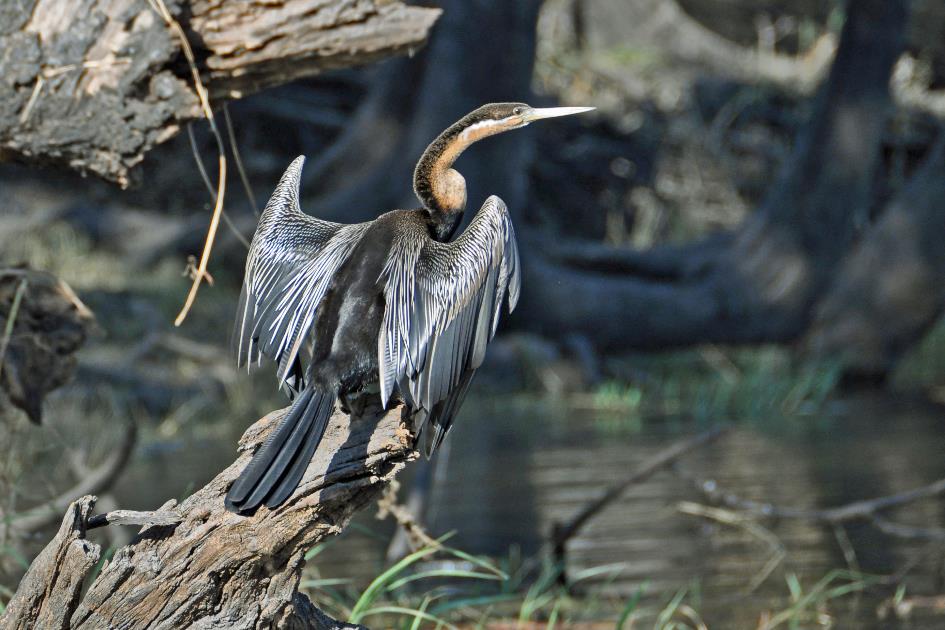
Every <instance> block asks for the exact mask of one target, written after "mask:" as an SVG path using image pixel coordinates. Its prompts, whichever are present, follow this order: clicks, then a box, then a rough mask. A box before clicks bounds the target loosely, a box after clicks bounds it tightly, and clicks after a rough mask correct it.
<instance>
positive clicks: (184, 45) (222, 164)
mask: <svg viewBox="0 0 945 630" xmlns="http://www.w3.org/2000/svg"><path fill="white" fill-rule="evenodd" d="M148 1H149V2H150V4H151V7H152V8H153V9H154V10H155V11H156V12H157V13H158V15H160V16H161V17H162V18H164V21H165V22H166V23H167V25H168V27H170V29H171V30H172V31H174V33H175V34H176V35H177V37H178V39H180V44H181V50H183V51H184V57H186V58H187V64H188V65H189V66H190V73H191V75H192V76H193V79H194V89H195V90H196V91H197V98H199V99H200V107H201V109H203V115H204V116H205V117H206V119H207V122H208V123H210V131H211V132H213V137H214V139H215V140H216V142H217V151H218V161H219V166H218V171H217V173H218V177H219V179H218V180H217V194H216V203H215V205H214V207H213V216H212V217H211V218H210V227H209V229H208V230H207V240H206V242H204V245H203V254H201V256H200V264H199V265H198V267H197V273H196V274H195V275H194V283H193V284H192V285H191V286H190V292H189V293H188V294H187V300H186V301H185V302H184V306H183V308H181V310H180V313H178V315H177V319H175V320H174V325H175V326H180V325H181V324H183V323H184V319H185V318H186V317H187V313H189V312H190V307H191V306H193V304H194V300H195V299H197V290H198V289H199V288H200V282H201V281H202V280H203V279H204V277H206V275H207V263H208V262H209V261H210V250H212V249H213V240H214V239H215V238H216V235H217V228H218V227H219V226H220V215H221V214H223V197H224V195H225V193H226V153H225V151H224V149H223V138H222V137H221V136H220V131H219V129H217V123H216V120H215V119H214V117H213V110H212V109H211V108H210V97H209V95H208V94H207V89H206V88H205V87H204V86H203V81H201V80H200V72H199V71H198V70H197V59H196V58H195V57H194V51H193V49H191V47H190V42H189V41H187V35H186V34H185V33H184V29H183V28H182V27H181V25H180V23H179V22H178V21H177V20H175V19H174V17H173V16H172V15H171V13H170V11H168V10H167V6H166V5H165V4H164V0H148Z"/></svg>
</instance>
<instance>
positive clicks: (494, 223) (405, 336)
mask: <svg viewBox="0 0 945 630" xmlns="http://www.w3.org/2000/svg"><path fill="white" fill-rule="evenodd" d="M381 280H382V282H383V283H384V290H385V297H386V301H387V307H386V309H385V313H384V323H383V325H382V329H381V333H380V336H379V341H378V359H379V369H380V382H381V398H382V401H383V402H384V404H385V405H386V404H387V401H388V399H389V398H390V396H391V394H392V392H393V390H394V386H395V384H397V385H399V387H400V389H401V390H403V391H404V392H405V394H404V395H405V397H407V398H408V400H409V401H410V403H411V406H415V407H419V408H421V409H424V410H427V411H430V412H432V415H431V422H434V424H435V427H434V429H433V430H432V431H433V432H432V433H431V434H430V437H431V439H433V442H432V444H434V445H436V444H439V442H440V441H441V440H442V438H443V436H444V435H445V433H446V431H447V430H448V429H449V422H450V421H451V418H452V415H453V414H454V413H455V411H456V408H457V407H458V404H459V402H460V401H461V399H462V396H463V394H464V393H465V388H466V386H467V385H468V383H469V381H470V380H471V376H472V374H471V373H472V372H473V371H475V369H476V368H478V367H479V366H480V365H481V364H482V361H483V358H484V356H485V350H486V345H487V344H488V342H489V341H490V340H491V339H492V336H493V335H494V334H495V330H496V326H497V325H498V321H499V312H500V310H501V306H502V302H503V300H504V299H505V298H506V296H508V301H509V310H510V311H511V310H512V309H513V308H514V307H515V303H516V302H517V300H518V295H519V287H520V282H521V279H520V274H519V260H518V247H517V245H516V243H515V232H514V230H513V228H512V222H511V217H510V216H509V213H508V209H507V208H506V207H505V204H504V203H503V202H502V200H501V199H499V198H498V197H495V196H493V197H489V199H487V200H486V202H485V203H484V204H483V206H482V208H480V210H479V212H477V213H476V216H475V217H474V218H473V220H472V221H471V222H470V224H469V227H468V228H467V229H466V231H465V232H463V234H462V235H461V236H460V237H459V238H457V239H456V240H455V241H453V242H451V243H440V242H437V241H434V240H433V239H432V238H430V237H429V235H428V234H427V233H426V231H425V230H424V229H422V226H420V225H419V224H418V225H416V226H408V227H407V229H404V230H400V231H398V235H397V237H396V238H395V241H394V243H393V245H392V247H391V254H390V257H389V258H388V260H387V264H386V265H385V267H384V271H383V272H382V274H381ZM460 390H462V392H461V391H460ZM441 403H443V404H441ZM435 408H436V409H435ZM438 413H439V415H440V416H443V417H441V418H440V420H437V417H438ZM446 416H448V417H446ZM434 438H435V439H434Z"/></svg>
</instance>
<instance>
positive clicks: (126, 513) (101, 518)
mask: <svg viewBox="0 0 945 630" xmlns="http://www.w3.org/2000/svg"><path fill="white" fill-rule="evenodd" d="M183 520H184V519H183V517H182V516H181V515H180V514H178V513H177V512H174V511H172V510H153V511H149V512H139V511H137V510H112V511H111V512H105V513H104V514H96V515H95V516H91V517H89V520H88V521H86V524H85V528H86V529H96V528H98V527H105V526H106V525H137V526H160V527H167V526H170V525H177V524H178V523H180V522H181V521H183Z"/></svg>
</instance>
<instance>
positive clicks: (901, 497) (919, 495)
mask: <svg viewBox="0 0 945 630" xmlns="http://www.w3.org/2000/svg"><path fill="white" fill-rule="evenodd" d="M696 486H697V487H698V488H699V490H700V491H702V492H703V493H704V494H705V495H706V496H707V497H708V498H709V499H711V500H713V501H715V502H717V503H720V504H722V505H725V506H726V507H728V508H731V509H736V510H741V511H743V512H747V513H749V514H751V515H753V516H755V517H762V518H781V519H796V520H808V521H816V522H820V523H825V524H828V525H836V524H839V523H846V522H850V521H858V520H865V521H871V522H872V523H873V524H874V525H876V526H877V527H878V528H879V529H880V530H882V531H884V532H885V533H887V534H890V535H893V536H900V537H903V538H928V539H933V540H945V530H942V529H931V528H929V529H926V528H918V527H910V526H907V525H900V524H898V523H893V522H890V521H888V520H887V519H885V518H883V517H882V516H880V514H879V513H880V512H882V511H884V510H889V509H892V508H894V507H899V506H901V505H906V504H908V503H913V502H915V501H919V500H922V499H931V498H934V497H937V496H941V495H945V478H943V479H939V480H937V481H933V482H932V483H930V484H927V485H924V486H921V487H919V488H914V489H912V490H907V491H905V492H900V493H897V494H891V495H887V496H883V497H877V498H875V499H868V500H863V501H854V502H853V503H847V504H845V505H840V506H837V507H833V508H827V509H822V510H810V509H805V508H795V507H782V506H778V505H774V504H772V503H760V502H758V501H751V500H748V499H742V498H741V497H739V496H737V495H735V494H732V493H730V492H722V491H720V490H719V489H718V486H717V484H716V483H715V482H714V481H698V480H696Z"/></svg>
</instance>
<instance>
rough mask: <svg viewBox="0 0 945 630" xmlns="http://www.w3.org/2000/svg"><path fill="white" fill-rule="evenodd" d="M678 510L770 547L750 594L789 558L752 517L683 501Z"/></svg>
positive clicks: (772, 534) (753, 579)
mask: <svg viewBox="0 0 945 630" xmlns="http://www.w3.org/2000/svg"><path fill="white" fill-rule="evenodd" d="M676 509H677V510H678V511H679V512H681V513H683V514H688V515H690V516H699V517H701V518H707V519H711V520H713V521H716V522H718V523H721V524H723V525H729V526H732V527H738V528H739V529H742V530H744V531H745V532H747V533H748V534H750V535H752V536H754V537H755V538H757V539H758V540H760V541H762V542H763V543H765V544H766V545H767V546H768V548H769V549H770V550H771V556H770V557H769V558H768V560H767V561H766V562H765V564H764V566H763V567H761V570H760V571H758V572H757V573H756V574H755V575H754V577H752V579H751V582H749V584H748V589H747V592H748V593H753V592H754V591H756V590H757V589H758V587H760V586H761V585H762V584H764V582H765V580H767V579H768V578H769V577H770V576H771V574H772V573H773V572H774V570H775V569H777V568H778V566H779V565H780V564H781V562H782V561H783V560H784V558H785V556H787V551H786V550H785V548H784V544H783V543H782V542H781V539H780V538H778V537H777V536H775V535H774V533H773V532H772V531H771V530H769V529H768V528H767V527H764V526H763V525H761V524H759V523H758V522H757V521H756V520H755V519H753V518H752V517H750V516H745V515H744V514H739V513H738V512H734V511H732V510H726V509H723V508H717V507H710V506H707V505H701V504H699V503H693V502H691V501H681V502H680V503H678V504H677V505H676Z"/></svg>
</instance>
